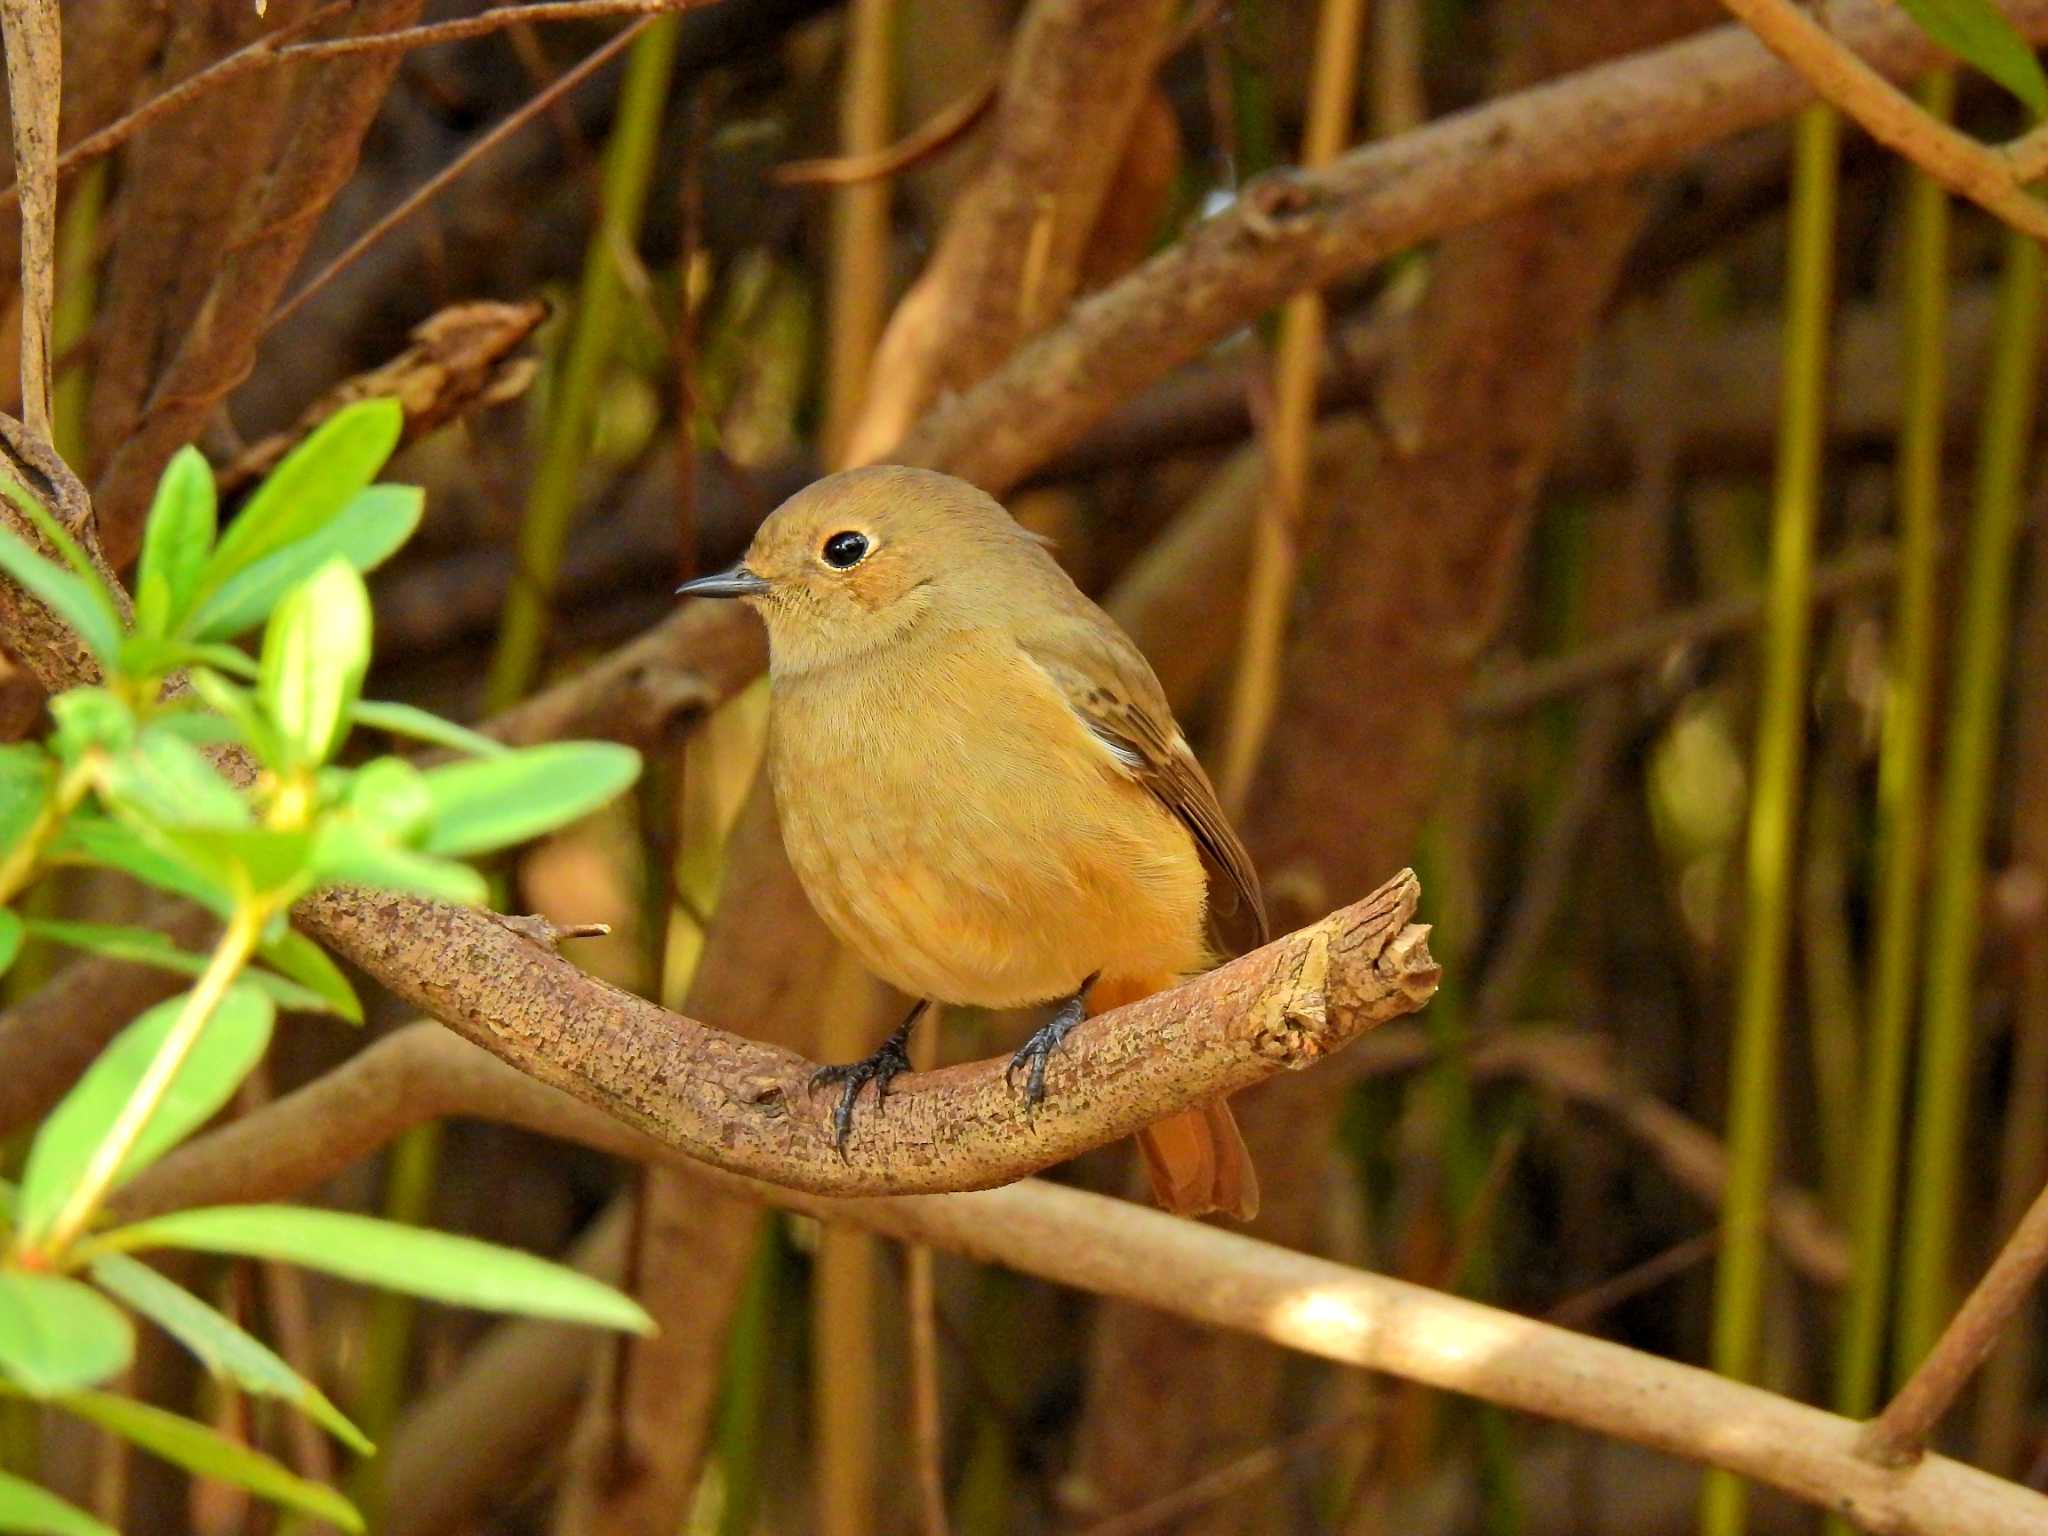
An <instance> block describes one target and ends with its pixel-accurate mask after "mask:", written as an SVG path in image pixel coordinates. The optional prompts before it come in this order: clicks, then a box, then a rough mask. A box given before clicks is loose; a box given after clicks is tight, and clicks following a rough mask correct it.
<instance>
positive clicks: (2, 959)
mask: <svg viewBox="0 0 2048 1536" xmlns="http://www.w3.org/2000/svg"><path fill="white" fill-rule="evenodd" d="M21 937H22V928H21V919H20V918H18V917H16V916H15V915H14V913H13V912H12V911H10V910H8V909H7V908H5V907H0V976H5V975H6V974H7V970H8V967H9V966H11V965H13V964H14V957H15V956H16V955H18V954H20V953H21Z"/></svg>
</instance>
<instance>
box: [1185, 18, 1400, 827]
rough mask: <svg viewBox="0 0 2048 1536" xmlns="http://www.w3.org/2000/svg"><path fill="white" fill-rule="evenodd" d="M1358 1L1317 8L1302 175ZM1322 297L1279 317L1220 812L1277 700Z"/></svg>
mask: <svg viewBox="0 0 2048 1536" xmlns="http://www.w3.org/2000/svg"><path fill="white" fill-rule="evenodd" d="M1364 27H1365V0H1322V5H1321V7H1320V9H1319V11H1318V13H1317V20H1316V47H1315V64H1314V77H1313V79H1312V80H1311V81H1310V84H1309V102H1308V122H1307V124H1306V126H1305V127H1304V129H1303V132H1302V141H1301V163H1302V165H1303V166H1304V167H1305V168H1307V169H1310V170H1314V169H1316V168H1317V167H1319V166H1324V165H1328V164H1329V163H1330V162H1331V161H1332V160H1334V159H1336V158H1337V156H1338V155H1339V154H1341V153H1343V150H1344V146H1345V144H1346V142H1347V141H1348V140H1349V138H1350V136H1351V119H1352V113H1353V109H1354V107H1355V104H1356V101H1357V95H1358V40H1359V36H1360V34H1361V33H1362V32H1363V30H1364ZM1323 321H1324V314H1323V299H1322V295H1321V294H1320V293H1317V292H1315V291H1314V290H1310V291H1308V292H1306V293H1301V294H1297V295H1296V296H1295V297H1294V298H1292V299H1289V300H1288V301H1287V304H1286V307H1285V308H1283V309H1282V310H1281V312H1280V338H1279V342H1278V345H1277V347H1276V348H1275V354H1274V359H1273V418H1272V421H1271V423H1270V424H1269V426H1268V429H1267V432H1266V494H1265V497H1264V499H1263V501H1262V502H1261V504H1260V508H1259V518H1258V522H1257V523H1256V525H1255V526H1254V530H1253V538H1252V566H1251V578H1250V588H1249V590H1248V592H1247V593H1246V597H1245V617H1244V638H1243V641H1242V643H1241V645H1240V647H1239V652H1238V664H1237V674H1236V678H1235V681H1234V683H1233V685H1232V692H1231V700H1230V713H1229V721H1230V725H1229V729H1228V731H1227V732H1226V734H1225V736H1224V741H1223V761H1222V771H1221V773H1220V774H1219V775H1218V778H1219V782H1220V785H1221V789H1222V796H1223V804H1224V806H1225V807H1226V808H1227V809H1228V810H1229V811H1230V812H1231V814H1233V815H1237V814H1239V813H1241V812H1242V811H1243V810H1244V805H1245V797H1246V796H1247V795H1248V794H1249V793H1250V792H1251V781H1252V775H1253V774H1254V773H1256V772H1257V771H1258V766H1259V754H1260V753H1261V752H1262V751H1263V750H1264V748H1265V744H1266V735H1267V732H1268V731H1269V730H1271V728H1272V724H1273V711H1274V708H1275V707H1276V705H1277V703H1278V701H1279V697H1280V648H1281V643H1282V641H1283V640H1285V638H1286V634H1287V611H1288V608H1289V606H1290V604H1291V602H1292V599H1293V596H1294V580H1295V572H1296V567H1297V566H1298V564H1299V559H1300V551H1299V548H1298V545H1299V541H1300V535H1301V512H1302V505H1303V502H1304V500H1305V498H1306V497H1307V494H1308V473H1309V434H1310V433H1311V432H1312V431H1313V430H1314V428H1315V416H1316V372H1317V366H1318V364H1319V363H1320V361H1321V358H1322V352H1323V328H1324V326H1323Z"/></svg>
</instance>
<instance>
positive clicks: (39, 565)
mask: <svg viewBox="0 0 2048 1536" xmlns="http://www.w3.org/2000/svg"><path fill="white" fill-rule="evenodd" d="M0 571H5V572H6V573H7V574H8V575H9V576H12V577H13V578H14V579H15V580H16V581H17V582H19V583H21V585H22V586H24V587H26V588H27V589H28V590H29V591H30V592H31V593H33V594H34V595H35V596H36V597H38V598H40V599H41V600H42V601H43V603H44V605H45V606H46V607H48V608H49V609H50V611H51V612H53V613H55V614H56V615H57V617H58V618H60V619H62V620H63V621H64V622H65V623H66V624H69V625H70V626H71V627H72V629H73V630H75V631H77V634H78V638H79V639H81V640H83V641H84V642H85V644H86V647H87V648H88V649H89V650H90V651H91V652H92V653H93V655H95V656H97V657H98V658H99V659H100V664H101V665H102V666H111V665H112V664H113V663H114V661H115V659H116V658H117V657H118V656H119V655H120V652H121V620H120V619H119V617H118V616H116V614H115V612H114V605H113V603H112V602H111V601H109V600H108V598H107V594H106V589H105V588H104V587H101V586H99V585H98V584H97V583H96V582H88V581H87V580H86V579H85V578H84V577H82V576H80V575H79V574H78V573H77V572H76V571H67V570H65V569H64V567H62V566H61V565H58V564H56V563H55V562H53V561H50V560H46V559H44V558H43V557H42V556H41V555H39V554H37V553H36V552H35V551H34V550H33V549H31V548H29V546H28V545H27V544H26V543H24V542H23V541H22V538H21V535H19V534H17V533H16V532H15V531H14V530H13V529H11V528H6V527H0Z"/></svg>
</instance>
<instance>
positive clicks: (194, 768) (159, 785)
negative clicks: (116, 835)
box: [101, 724, 251, 831]
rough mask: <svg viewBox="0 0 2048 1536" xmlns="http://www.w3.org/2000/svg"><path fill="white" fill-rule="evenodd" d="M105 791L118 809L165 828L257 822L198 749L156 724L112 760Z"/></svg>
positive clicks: (218, 827) (230, 828) (210, 827)
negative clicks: (252, 819) (253, 820)
mask: <svg viewBox="0 0 2048 1536" xmlns="http://www.w3.org/2000/svg"><path fill="white" fill-rule="evenodd" d="M101 788H102V791H103V793H104V794H105V796H106V798H107V799H108V800H109V801H110V802H111V803H112V804H113V805H114V806H115V808H116V809H119V810H122V811H126V812H128V813H129V814H131V815H132V816H135V817H137V818H139V819H141V820H144V821H149V822H154V823H158V824H160V825H162V826H165V827H203V828H206V829H207V830H209V831H212V830H220V831H233V830H236V829H239V828H245V827H247V826H248V825H249V824H250V820H251V817H250V812H249V803H248V802H247V801H246V800H244V799H243V798H242V797H241V795H240V794H238V793H237V792H236V791H235V789H234V787H233V786H232V785H230V784H229V783H228V781H227V780H226V779H223V778H222V777H221V776H220V774H219V773H218V772H216V771H215V769H214V766H213V764H211V763H209V762H208V761H207V760H206V757H205V755H204V754H203V753H201V752H200V750H199V749H198V748H197V747H195V746H193V745H192V743H190V742H189V741H186V740H184V739H183V736H182V735H181V734H180V733H179V732H176V731H165V730H160V729H158V728H157V727H156V726H155V725H153V724H152V725H151V726H149V727H148V728H147V729H146V730H144V731H143V732H142V734H141V735H140V736H138V737H136V739H135V744H134V746H132V747H130V748H129V749H128V750H127V751H126V752H122V753H118V754H116V755H115V756H113V757H111V758H109V759H108V760H107V766H106V770H105V773H104V774H103V776H102V779H101Z"/></svg>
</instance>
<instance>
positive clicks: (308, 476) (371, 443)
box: [203, 400, 405, 593]
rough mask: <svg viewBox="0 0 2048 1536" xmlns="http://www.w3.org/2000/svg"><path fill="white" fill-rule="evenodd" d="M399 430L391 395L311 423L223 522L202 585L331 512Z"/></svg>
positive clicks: (366, 476)
mask: <svg viewBox="0 0 2048 1536" xmlns="http://www.w3.org/2000/svg"><path fill="white" fill-rule="evenodd" d="M404 429H405V411H404V409H403V408H402V407H401V406H400V405H399V403H398V402H397V401H396V400H362V401H358V402H357V403H356V404H354V405H348V406H343V407H342V408H341V409H340V410H338V411H336V412H335V413H334V414H333V415H332V416H330V417H328V418H327V420H325V421H324V422H322V423H321V424H320V425H319V426H318V427H315V428H314V429H313V431H312V433H311V435H310V436H308V437H307V439H306V440H305V441H304V442H303V443H301V444H299V446H298V447H296V448H294V449H293V450H292V451H291V452H290V453H288V454H286V455H285V457H284V459H283V461H282V462H280V463H279V464H278V466H277V468H275V469H273V470H272V471H271V472H270V474H269V476H268V477H267V478H265V480H264V482H263V484H262V485H260V486H258V487H257V488H256V492H255V494H254V495H252V496H251V497H250V498H249V499H248V501H247V502H245V503H244V504H243V506H242V510H241V511H240V512H239V513H237V514H236V516H235V518H234V520H233V521H232V522H230V523H229V524H228V528H227V532H226V533H224V534H222V535H221V539H220V544H219V547H218V548H216V549H215V550H214V553H213V558H212V559H211V560H209V561H208V562H207V565H206V572H205V577H204V581H203V590H205V591H207V592H209V593H212V592H218V591H219V590H220V587H221V584H222V583H223V582H224V581H226V580H227V579H228V578H229V577H230V576H232V575H234V574H235V573H237V572H240V571H244V570H247V569H248V568H249V567H250V566H251V565H253V564H255V563H256V562H257V561H258V560H261V559H263V558H265V557H266V556H269V555H273V554H276V553H277V551H279V550H281V549H283V548H284V547H285V546H286V545H288V544H296V543H298V542H299V541H301V540H302V539H304V538H305V537H306V536H307V535H308V534H311V533H313V532H315V531H316V530H318V529H320V528H321V527H323V526H324V525H326V524H327V523H328V522H330V521H332V520H333V519H334V518H335V517H337V516H339V515H340V513H341V511H342V509H343V508H344V507H346V506H347V505H348V504H349V503H350V502H351V501H352V500H354V499H355V497H356V495H357V493H358V492H360V491H362V490H364V489H365V488H367V487H368V485H369V483H370V481H371V480H372V479H374V478H375V477H376V474H377V471H378V470H380V469H382V468H383V467H384V461H385V460H386V459H388V458H390V457H391V451H392V450H393V449H394V448H396V447H397V446H398V438H399V434H400V433H401V432H402V431H403V430H404Z"/></svg>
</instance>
